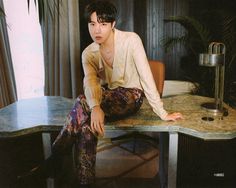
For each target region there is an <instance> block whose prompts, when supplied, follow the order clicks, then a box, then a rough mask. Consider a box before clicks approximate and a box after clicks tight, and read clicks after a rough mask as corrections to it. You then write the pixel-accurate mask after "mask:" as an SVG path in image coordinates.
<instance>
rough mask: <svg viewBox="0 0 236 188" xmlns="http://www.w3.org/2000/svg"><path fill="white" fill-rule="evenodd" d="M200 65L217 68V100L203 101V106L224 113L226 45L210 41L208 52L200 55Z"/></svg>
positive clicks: (214, 111) (211, 110)
mask: <svg viewBox="0 0 236 188" xmlns="http://www.w3.org/2000/svg"><path fill="white" fill-rule="evenodd" d="M199 65H200V66H207V67H213V68H215V102H213V103H203V104H202V105H201V106H202V107H203V108H205V109H206V110H208V111H210V112H213V113H224V107H223V98H224V73H225V45H224V44H223V43H219V42H212V43H210V44H209V47H208V53H204V54H200V55H199Z"/></svg>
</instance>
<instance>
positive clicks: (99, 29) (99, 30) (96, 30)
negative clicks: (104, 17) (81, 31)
mask: <svg viewBox="0 0 236 188" xmlns="http://www.w3.org/2000/svg"><path fill="white" fill-rule="evenodd" d="M95 33H101V27H100V24H98V25H97V26H96V28H95Z"/></svg>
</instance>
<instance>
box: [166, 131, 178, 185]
mask: <svg viewBox="0 0 236 188" xmlns="http://www.w3.org/2000/svg"><path fill="white" fill-rule="evenodd" d="M169 135H170V139H169V161H168V187H171V188H175V187H177V185H176V183H177V157H178V156H177V155H178V133H169Z"/></svg>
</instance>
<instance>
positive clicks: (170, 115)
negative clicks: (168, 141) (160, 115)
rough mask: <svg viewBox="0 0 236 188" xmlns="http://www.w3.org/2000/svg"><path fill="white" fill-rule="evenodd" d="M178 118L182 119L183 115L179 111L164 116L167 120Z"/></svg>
mask: <svg viewBox="0 0 236 188" xmlns="http://www.w3.org/2000/svg"><path fill="white" fill-rule="evenodd" d="M180 119H184V117H183V115H182V114H181V113H179V112H175V113H172V114H168V115H167V116H166V118H165V120H167V121H176V120H180Z"/></svg>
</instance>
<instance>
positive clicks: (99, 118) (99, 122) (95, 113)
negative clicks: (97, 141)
mask: <svg viewBox="0 0 236 188" xmlns="http://www.w3.org/2000/svg"><path fill="white" fill-rule="evenodd" d="M91 130H92V132H93V133H96V134H98V136H104V132H105V131H104V112H103V110H102V109H101V107H100V106H94V107H93V108H92V110H91Z"/></svg>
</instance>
